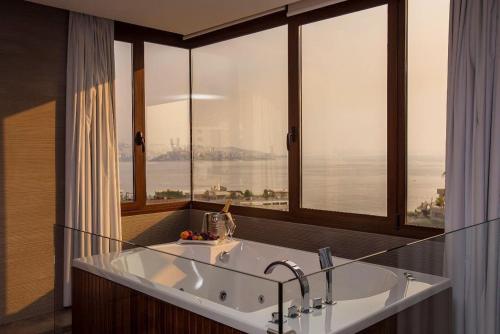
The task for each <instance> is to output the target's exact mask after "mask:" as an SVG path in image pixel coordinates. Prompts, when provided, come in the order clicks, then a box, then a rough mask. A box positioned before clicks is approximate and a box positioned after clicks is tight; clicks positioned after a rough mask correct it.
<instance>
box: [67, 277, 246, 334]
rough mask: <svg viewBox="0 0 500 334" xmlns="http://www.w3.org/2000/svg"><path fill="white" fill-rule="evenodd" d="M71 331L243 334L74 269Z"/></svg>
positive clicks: (91, 333)
mask: <svg viewBox="0 0 500 334" xmlns="http://www.w3.org/2000/svg"><path fill="white" fill-rule="evenodd" d="M72 332H73V333H75V334H87V333H88V334H94V333H102V334H106V333H117V334H118V333H119V334H122V333H124V334H126V333H151V334H154V333H179V334H180V333H182V334H206V333H210V334H243V332H240V331H238V330H235V329H233V328H231V327H228V326H226V325H223V324H220V323H218V322H215V321H213V320H210V319H207V318H205V317H202V316H200V315H197V314H195V313H193V312H189V311H187V310H184V309H182V308H179V307H177V306H175V305H172V304H168V303H166V302H164V301H161V300H158V299H156V298H154V297H151V296H148V295H145V294H143V293H140V292H137V291H135V290H132V289H130V288H127V287H124V286H122V285H120V284H117V283H114V282H112V281H109V280H106V279H104V278H102V277H99V276H96V275H93V274H90V273H88V272H86V271H83V270H80V269H77V268H73V329H72Z"/></svg>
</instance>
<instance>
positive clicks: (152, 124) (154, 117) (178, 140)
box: [144, 43, 191, 203]
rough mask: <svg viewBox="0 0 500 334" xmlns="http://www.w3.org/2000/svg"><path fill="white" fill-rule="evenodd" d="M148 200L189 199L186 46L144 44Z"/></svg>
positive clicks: (153, 201) (154, 201)
mask: <svg viewBox="0 0 500 334" xmlns="http://www.w3.org/2000/svg"><path fill="white" fill-rule="evenodd" d="M144 79H145V97H146V132H145V133H146V194H147V201H148V203H159V202H160V203H161V202H169V201H179V200H189V199H190V197H191V154H190V132H189V126H190V125H189V122H190V121H189V50H186V49H180V48H176V47H171V46H167V45H160V44H152V43H145V44H144Z"/></svg>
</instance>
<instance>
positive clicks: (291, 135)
mask: <svg viewBox="0 0 500 334" xmlns="http://www.w3.org/2000/svg"><path fill="white" fill-rule="evenodd" d="M296 138H297V129H296V128H295V126H292V127H291V128H290V131H288V133H287V134H286V149H287V150H288V151H290V148H291V147H292V144H293V143H294V142H295V139H296Z"/></svg>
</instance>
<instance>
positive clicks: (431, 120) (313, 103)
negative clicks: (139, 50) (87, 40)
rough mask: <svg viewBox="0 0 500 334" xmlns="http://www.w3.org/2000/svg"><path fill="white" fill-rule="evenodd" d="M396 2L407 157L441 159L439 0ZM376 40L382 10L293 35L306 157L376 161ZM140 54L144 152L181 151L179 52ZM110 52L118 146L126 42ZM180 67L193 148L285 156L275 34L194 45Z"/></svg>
mask: <svg viewBox="0 0 500 334" xmlns="http://www.w3.org/2000/svg"><path fill="white" fill-rule="evenodd" d="M408 2H409V8H408V15H409V16H408V24H409V25H408V124H409V125H408V149H409V155H438V156H444V147H445V120H446V77H447V74H446V72H447V68H446V66H447V47H448V45H447V43H448V10H449V0H409V1H408ZM386 44H387V6H385V5H383V6H379V7H375V8H372V9H368V10H365V11H361V12H357V13H353V14H349V15H344V16H341V17H337V18H332V19H328V20H324V21H320V22H317V23H313V24H309V25H306V26H304V27H303V28H302V112H303V115H302V122H303V151H304V152H305V153H306V154H309V155H322V156H325V155H326V156H333V157H336V156H345V155H350V154H352V155H384V154H385V151H386V121H387V119H386V112H387V99H386V95H387V88H386V76H387V74H386V73H387V64H386V62H387V60H386V59H387V50H386V47H385V45H386ZM145 49H146V55H145V63H146V72H145V76H146V92H147V94H146V104H147V116H146V117H147V138H146V139H147V142H148V145H149V146H150V149H155V147H156V148H157V149H158V150H161V149H163V148H162V147H167V148H168V147H170V139H171V138H173V139H174V140H176V138H179V142H180V144H181V145H187V144H188V140H189V131H188V130H189V129H188V126H189V125H188V124H189V123H188V120H189V118H188V117H189V109H188V103H187V94H188V92H189V77H188V75H189V71H188V66H189V59H188V53H187V51H186V50H182V49H178V48H173V47H168V46H159V45H153V44H150V45H148V44H147V45H146V47H145ZM115 54H116V57H115V61H116V92H117V95H116V96H117V113H118V117H117V118H118V132H119V140H120V141H128V139H129V138H131V135H129V133H130V132H131V131H129V130H125V129H131V116H130V115H131V111H130V110H131V89H130V88H131V86H130V85H129V83H130V82H131V76H130V73H131V63H130V54H131V49H130V46H129V45H127V44H126V43H121V42H117V46H116V49H115ZM192 66H193V71H192V75H193V78H192V82H193V94H194V97H193V140H194V144H195V145H205V146H215V147H219V146H236V147H241V148H245V149H252V150H259V151H263V152H272V153H277V154H285V153H286V147H285V135H286V131H287V122H288V92H287V89H288V78H287V72H288V68H287V66H288V65H287V31H286V27H278V28H274V29H270V30H266V31H263V32H259V33H256V34H252V35H247V36H243V37H240V38H236V39H232V40H228V41H224V42H220V43H216V44H212V45H208V46H205V47H201V48H198V49H194V50H192ZM148 115H149V116H148ZM148 120H149V122H148Z"/></svg>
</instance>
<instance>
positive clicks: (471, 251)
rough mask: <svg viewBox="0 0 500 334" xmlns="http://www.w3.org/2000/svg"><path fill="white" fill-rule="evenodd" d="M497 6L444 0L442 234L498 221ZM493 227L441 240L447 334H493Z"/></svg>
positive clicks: (496, 264)
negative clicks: (449, 301)
mask: <svg viewBox="0 0 500 334" xmlns="http://www.w3.org/2000/svg"><path fill="white" fill-rule="evenodd" d="M499 16H500V1H498V0H451V9H450V45H449V76H448V114H447V143H446V223H445V228H446V231H448V232H449V231H454V230H457V229H460V228H464V227H467V226H471V225H474V224H478V223H481V222H484V221H487V220H493V219H496V218H498V217H500V23H499ZM499 225H500V223H499V222H498V221H497V222H493V223H490V224H483V225H477V226H475V227H474V228H470V229H467V230H463V231H460V232H455V233H453V234H451V235H449V236H447V238H446V242H447V245H446V246H447V248H446V262H447V271H448V274H449V275H450V277H451V278H452V283H453V302H454V305H453V311H454V322H453V325H454V332H455V333H471V334H472V333H474V334H475V333H484V334H488V333H492V334H493V333H500V278H499V277H500V228H499Z"/></svg>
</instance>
